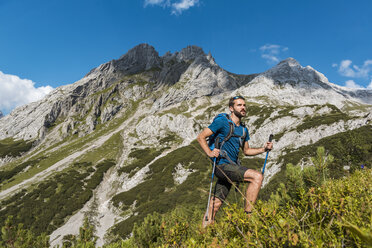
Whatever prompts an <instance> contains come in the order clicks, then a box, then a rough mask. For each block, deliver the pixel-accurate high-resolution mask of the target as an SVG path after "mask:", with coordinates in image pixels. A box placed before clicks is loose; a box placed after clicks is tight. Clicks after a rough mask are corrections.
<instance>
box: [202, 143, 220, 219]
mask: <svg viewBox="0 0 372 248" xmlns="http://www.w3.org/2000/svg"><path fill="white" fill-rule="evenodd" d="M219 140H220V138H219V137H217V138H216V141H215V143H214V147H215V148H217V149H219ZM216 162H217V158H216V157H214V158H213V168H212V178H211V186H210V187H209V196H208V205H207V213H206V214H205V221H208V215H209V204H210V203H211V195H212V184H213V178H214V171H215V169H216Z"/></svg>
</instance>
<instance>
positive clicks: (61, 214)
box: [0, 160, 115, 235]
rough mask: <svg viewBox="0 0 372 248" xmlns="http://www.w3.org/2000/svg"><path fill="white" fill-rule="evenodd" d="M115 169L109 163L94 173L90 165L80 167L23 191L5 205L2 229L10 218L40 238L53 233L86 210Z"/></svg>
mask: <svg viewBox="0 0 372 248" xmlns="http://www.w3.org/2000/svg"><path fill="white" fill-rule="evenodd" d="M113 165H115V162H114V161H112V160H105V161H103V162H101V163H100V164H98V165H97V166H96V169H93V170H92V164H91V163H90V162H85V163H76V164H74V166H73V167H72V168H71V169H70V170H67V171H65V172H62V173H60V174H57V175H55V176H54V177H53V178H50V179H48V180H46V181H44V182H43V183H40V184H39V185H38V186H36V187H35V189H33V190H32V191H30V192H27V191H26V190H25V189H23V190H22V191H20V192H19V193H17V194H15V195H13V196H12V197H10V198H9V199H7V200H4V201H2V202H1V206H3V208H2V209H1V210H0V225H4V223H5V221H6V218H7V217H8V216H14V222H15V223H23V225H24V227H25V228H26V229H27V230H31V231H32V232H33V233H34V234H36V235H40V234H41V233H43V232H47V233H50V232H52V231H53V230H55V229H56V228H58V227H59V226H61V225H62V224H63V223H64V221H65V218H66V217H67V216H70V215H72V214H73V213H75V212H76V211H78V210H79V209H81V208H82V207H83V206H84V204H85V203H86V202H87V201H88V200H89V199H90V198H91V197H92V195H93V190H94V189H95V188H96V187H97V186H98V185H99V183H101V182H102V178H103V175H104V173H105V172H106V171H107V170H108V169H109V168H111V167H112V166H113Z"/></svg>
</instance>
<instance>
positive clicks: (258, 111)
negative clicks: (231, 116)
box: [247, 104, 275, 127]
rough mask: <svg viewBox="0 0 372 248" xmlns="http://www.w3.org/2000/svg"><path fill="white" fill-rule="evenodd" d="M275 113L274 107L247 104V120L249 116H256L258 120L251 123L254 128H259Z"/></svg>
mask: <svg viewBox="0 0 372 248" xmlns="http://www.w3.org/2000/svg"><path fill="white" fill-rule="evenodd" d="M274 111H275V108H274V107H270V106H266V105H256V104H252V105H250V104H247V118H249V117H250V116H258V119H257V120H256V121H255V122H254V123H253V125H254V126H255V127H259V126H261V125H262V123H264V121H265V120H267V119H268V118H269V117H270V115H271V114H272V113H273V112H274Z"/></svg>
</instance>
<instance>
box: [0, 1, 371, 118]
mask: <svg viewBox="0 0 372 248" xmlns="http://www.w3.org/2000/svg"><path fill="white" fill-rule="evenodd" d="M371 10H372V1H369V0H361V1H349V0H347V1H346V0H338V1H334V0H328V1H318V0H312V1H299V0H297V1H292V0H281V1H280V0H276V1H274V0H273V1H250V0H232V1H227V0H214V1H213V0H106V1H103V0H89V1H88V0H74V1H72V0H63V1H62V0H33V1H29V0H0V13H1V14H0V110H2V111H3V112H4V113H5V114H7V113H9V111H11V110H12V109H13V108H14V107H16V106H18V105H21V104H25V103H27V102H30V101H34V100H37V99H40V98H41V97H42V96H43V95H45V94H46V93H48V92H49V91H50V90H52V89H53V88H55V87H58V86H61V85H65V84H71V83H73V82H75V81H77V80H79V79H81V78H82V77H83V76H84V75H85V74H86V73H88V72H89V71H90V70H91V69H92V68H94V67H97V66H98V65H100V64H102V63H105V62H108V61H110V60H112V59H117V58H119V57H120V56H121V55H122V54H124V53H126V52H127V51H128V50H129V49H131V48H132V47H134V46H136V45H138V44H140V43H148V44H150V45H152V46H154V47H155V49H156V50H157V51H158V52H159V54H160V55H163V54H164V53H165V52H167V51H171V52H175V51H179V50H181V49H182V48H184V47H186V46H187V45H197V46H200V47H202V48H203V49H204V51H205V52H206V53H207V52H209V51H210V52H211V53H212V55H213V57H214V58H215V60H216V62H217V63H218V64H219V65H220V66H221V67H222V68H224V69H226V70H228V71H230V72H234V73H239V74H251V73H258V72H263V71H265V70H267V69H269V68H271V67H273V66H274V65H275V64H277V63H278V62H279V61H280V60H283V59H285V58H287V57H293V58H295V59H296V60H297V61H299V62H300V64H301V65H303V66H307V65H310V66H311V67H313V68H314V69H316V70H318V71H320V72H322V73H323V74H325V76H326V77H327V78H328V79H329V81H330V82H332V83H336V84H339V85H342V86H345V85H347V86H348V87H361V88H368V87H369V88H372V84H371V82H372V45H371V44H372V14H371Z"/></svg>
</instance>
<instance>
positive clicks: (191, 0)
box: [172, 0, 199, 15]
mask: <svg viewBox="0 0 372 248" xmlns="http://www.w3.org/2000/svg"><path fill="white" fill-rule="evenodd" d="M198 3H199V0H181V1H179V2H177V3H173V4H172V9H173V10H172V14H176V15H178V14H181V13H182V11H185V10H188V9H189V8H191V7H194V6H195V5H196V4H198Z"/></svg>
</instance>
